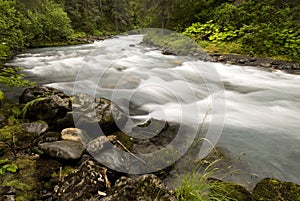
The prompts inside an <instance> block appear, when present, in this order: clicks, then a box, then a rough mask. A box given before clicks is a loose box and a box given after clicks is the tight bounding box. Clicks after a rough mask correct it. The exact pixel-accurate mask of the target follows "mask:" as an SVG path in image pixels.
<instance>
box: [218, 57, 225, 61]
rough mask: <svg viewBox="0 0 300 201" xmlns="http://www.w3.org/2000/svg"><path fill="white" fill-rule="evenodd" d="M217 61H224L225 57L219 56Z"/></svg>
mask: <svg viewBox="0 0 300 201" xmlns="http://www.w3.org/2000/svg"><path fill="white" fill-rule="evenodd" d="M217 61H219V62H223V61H225V57H224V56H219V57H218V59H217Z"/></svg>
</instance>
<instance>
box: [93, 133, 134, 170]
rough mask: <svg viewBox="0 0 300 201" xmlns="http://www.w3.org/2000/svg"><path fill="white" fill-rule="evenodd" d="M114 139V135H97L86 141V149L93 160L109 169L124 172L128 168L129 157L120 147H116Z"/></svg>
mask: <svg viewBox="0 0 300 201" xmlns="http://www.w3.org/2000/svg"><path fill="white" fill-rule="evenodd" d="M116 140H117V136H114V135H111V136H108V137H106V136H101V137H98V138H96V139H94V140H92V141H90V142H89V143H88V145H87V151H88V152H89V153H90V154H91V155H92V156H93V158H94V159H95V160H97V161H99V162H100V163H101V164H103V165H105V166H107V167H109V168H110V169H113V170H116V171H119V172H126V171H127V170H128V168H129V164H128V161H129V159H128V157H127V156H126V154H125V152H124V150H122V149H121V148H122V147H121V148H120V147H117V144H116ZM124 146H125V145H124Z"/></svg>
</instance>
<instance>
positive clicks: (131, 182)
mask: <svg viewBox="0 0 300 201" xmlns="http://www.w3.org/2000/svg"><path fill="white" fill-rule="evenodd" d="M119 200H122V201H132V200H143V201H152V200H161V201H163V200H165V201H176V200H177V199H176V197H175V196H174V195H172V193H171V192H170V191H169V190H168V189H167V188H166V186H165V185H164V183H163V182H162V181H161V180H160V179H159V178H158V177H157V176H155V175H153V174H151V175H142V176H139V177H137V178H136V179H130V178H126V177H122V178H120V179H119V180H117V182H116V184H115V186H114V187H113V188H112V189H111V190H110V191H109V194H108V196H107V197H106V198H104V199H103V201H119Z"/></svg>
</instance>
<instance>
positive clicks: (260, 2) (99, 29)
mask: <svg viewBox="0 0 300 201" xmlns="http://www.w3.org/2000/svg"><path fill="white" fill-rule="evenodd" d="M0 11H1V12H0V60H3V59H6V58H8V57H10V56H11V55H12V54H13V53H15V52H16V51H18V50H19V49H22V48H24V47H27V46H37V45H43V44H51V43H55V42H59V41H67V40H69V39H71V38H74V37H77V36H81V37H88V36H90V35H94V36H102V35H110V34H117V33H119V32H124V31H127V30H131V29H136V28H141V27H142V28H145V27H156V28H164V29H170V30H175V31H178V32H183V33H184V34H185V35H188V36H191V37H192V38H193V39H195V40H197V41H199V42H200V44H201V45H203V46H204V47H206V48H207V49H208V50H209V51H221V52H228V53H242V54H250V55H254V56H255V55H264V56H284V57H286V58H289V59H293V60H299V59H300V49H299V48H300V3H299V1H298V0H289V1H284V0H208V1H207V0H129V1H127V0H30V1H28V0H0Z"/></svg>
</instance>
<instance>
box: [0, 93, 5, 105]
mask: <svg viewBox="0 0 300 201" xmlns="http://www.w3.org/2000/svg"><path fill="white" fill-rule="evenodd" d="M3 100H4V93H3V92H2V91H1V90H0V103H1V102H2V101H3Z"/></svg>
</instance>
